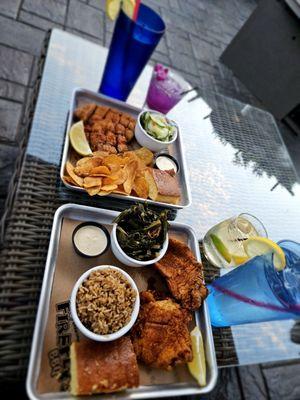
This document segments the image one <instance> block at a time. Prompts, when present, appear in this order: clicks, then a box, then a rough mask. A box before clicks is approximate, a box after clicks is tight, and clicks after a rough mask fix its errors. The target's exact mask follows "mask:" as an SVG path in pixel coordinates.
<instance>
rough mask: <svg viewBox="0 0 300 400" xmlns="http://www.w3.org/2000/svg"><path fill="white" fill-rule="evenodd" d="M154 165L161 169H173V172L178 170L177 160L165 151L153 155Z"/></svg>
mask: <svg viewBox="0 0 300 400" xmlns="http://www.w3.org/2000/svg"><path fill="white" fill-rule="evenodd" d="M154 165H155V167H156V168H158V169H160V170H161V171H171V170H174V172H175V174H177V173H178V171H179V164H178V161H177V160H176V159H175V158H174V157H172V156H170V155H169V154H167V153H159V154H157V156H156V157H155V160H154Z"/></svg>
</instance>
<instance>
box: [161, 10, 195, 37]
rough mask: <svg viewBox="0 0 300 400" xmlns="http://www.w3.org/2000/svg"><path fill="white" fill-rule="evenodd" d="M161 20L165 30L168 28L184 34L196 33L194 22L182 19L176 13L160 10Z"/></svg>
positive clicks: (189, 19) (181, 16)
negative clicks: (163, 22) (164, 24)
mask: <svg viewBox="0 0 300 400" xmlns="http://www.w3.org/2000/svg"><path fill="white" fill-rule="evenodd" d="M162 16H163V20H164V21H165V23H166V25H167V29H169V27H171V28H173V30H174V29H176V30H178V29H182V30H183V31H185V32H189V33H194V32H195V31H196V25H195V23H194V20H192V19H191V18H187V17H184V16H183V15H180V14H178V13H175V12H172V11H170V10H166V9H164V8H163V9H162Z"/></svg>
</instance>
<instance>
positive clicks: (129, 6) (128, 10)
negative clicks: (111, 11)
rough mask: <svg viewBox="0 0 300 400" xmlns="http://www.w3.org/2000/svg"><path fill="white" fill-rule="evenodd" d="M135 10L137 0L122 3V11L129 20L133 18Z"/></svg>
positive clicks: (126, 0) (127, 0)
mask: <svg viewBox="0 0 300 400" xmlns="http://www.w3.org/2000/svg"><path fill="white" fill-rule="evenodd" d="M134 8H135V0H123V2H122V10H123V11H124V13H125V14H126V15H127V17H129V18H131V19H132V18H133V13H134Z"/></svg>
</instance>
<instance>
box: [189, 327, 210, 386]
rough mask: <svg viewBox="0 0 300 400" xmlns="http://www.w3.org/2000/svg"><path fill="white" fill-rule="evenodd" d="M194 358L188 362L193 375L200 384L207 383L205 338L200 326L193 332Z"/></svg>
mask: <svg viewBox="0 0 300 400" xmlns="http://www.w3.org/2000/svg"><path fill="white" fill-rule="evenodd" d="M191 340H192V351H193V360H192V361H191V362H189V363H188V368H189V371H190V373H191V375H192V376H193V377H194V378H195V379H196V381H197V382H198V384H199V385H200V386H205V385H206V364H205V351H204V345H203V338H202V335H201V331H200V329H199V328H198V326H195V328H194V329H193V330H192V332H191Z"/></svg>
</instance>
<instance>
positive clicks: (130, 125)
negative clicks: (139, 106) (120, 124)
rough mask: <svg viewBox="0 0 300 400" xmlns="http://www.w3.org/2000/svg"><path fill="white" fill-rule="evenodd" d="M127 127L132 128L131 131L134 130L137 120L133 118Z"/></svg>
mask: <svg viewBox="0 0 300 400" xmlns="http://www.w3.org/2000/svg"><path fill="white" fill-rule="evenodd" d="M127 128H128V129H130V130H131V131H134V128H135V121H134V120H133V119H132V120H131V121H130V122H129V124H128V126H127Z"/></svg>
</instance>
